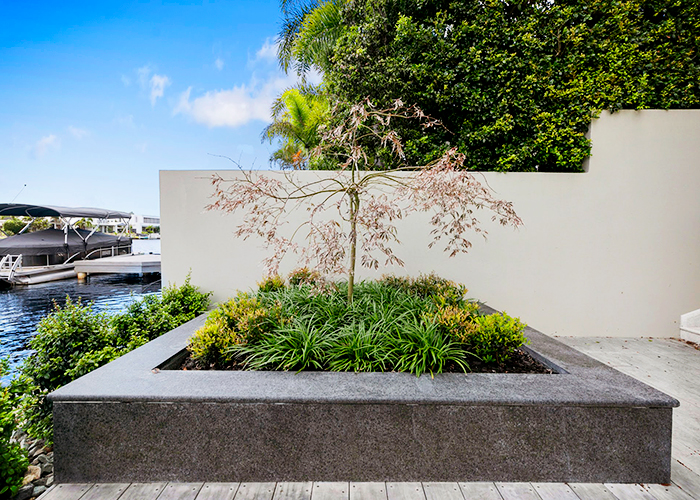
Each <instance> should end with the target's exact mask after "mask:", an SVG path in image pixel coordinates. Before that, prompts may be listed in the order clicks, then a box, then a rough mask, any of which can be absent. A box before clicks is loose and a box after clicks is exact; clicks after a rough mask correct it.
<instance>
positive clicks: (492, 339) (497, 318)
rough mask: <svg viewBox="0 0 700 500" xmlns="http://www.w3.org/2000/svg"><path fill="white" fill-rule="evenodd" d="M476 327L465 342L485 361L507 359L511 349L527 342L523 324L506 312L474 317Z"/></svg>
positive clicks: (500, 361) (491, 361) (498, 361)
mask: <svg viewBox="0 0 700 500" xmlns="http://www.w3.org/2000/svg"><path fill="white" fill-rule="evenodd" d="M475 321H476V324H477V328H476V331H475V332H474V333H473V334H471V335H470V336H469V337H468V339H467V342H466V344H467V345H468V346H469V349H470V350H471V352H473V353H474V354H475V355H476V356H478V357H479V358H481V359H482V361H484V362H485V363H493V362H496V363H502V362H504V361H507V360H508V359H509V358H510V356H511V354H512V353H513V351H515V350H516V349H518V348H519V347H520V346H521V345H523V344H526V343H527V342H528V340H527V338H526V337H525V335H524V334H523V330H525V326H526V325H525V324H524V323H521V322H520V319H519V318H511V317H510V316H508V315H507V314H506V313H500V314H489V315H487V316H480V317H477V318H475Z"/></svg>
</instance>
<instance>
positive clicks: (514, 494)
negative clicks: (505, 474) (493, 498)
mask: <svg viewBox="0 0 700 500" xmlns="http://www.w3.org/2000/svg"><path fill="white" fill-rule="evenodd" d="M496 488H498V492H499V493H500V494H501V496H502V497H503V500H540V496H539V495H538V494H537V492H536V491H535V488H534V486H532V485H531V484H530V483H496Z"/></svg>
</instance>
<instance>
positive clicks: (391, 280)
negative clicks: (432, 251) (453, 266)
mask: <svg viewBox="0 0 700 500" xmlns="http://www.w3.org/2000/svg"><path fill="white" fill-rule="evenodd" d="M379 282H380V283H383V284H385V285H387V286H389V287H391V288H395V289H397V290H401V291H403V292H405V293H410V294H412V295H415V296H417V297H420V298H423V299H430V300H432V301H433V302H434V303H435V304H436V305H439V306H456V305H459V304H461V303H462V302H463V301H464V295H465V294H466V293H467V288H466V287H465V286H464V285H462V284H459V283H455V282H454V281H450V280H448V279H445V278H441V277H439V276H437V275H436V274H435V273H430V274H421V275H420V276H418V277H417V278H410V277H404V276H393V275H389V276H383V277H382V279H381V280H380V281H379Z"/></svg>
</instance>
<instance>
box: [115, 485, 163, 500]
mask: <svg viewBox="0 0 700 500" xmlns="http://www.w3.org/2000/svg"><path fill="white" fill-rule="evenodd" d="M165 486H166V483H132V484H131V485H130V486H129V487H128V488H127V489H126V491H125V492H124V494H123V495H122V496H120V497H119V500H151V499H153V500H155V499H156V498H158V495H160V494H161V493H162V492H163V489H164V488H165Z"/></svg>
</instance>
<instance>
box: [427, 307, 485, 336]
mask: <svg viewBox="0 0 700 500" xmlns="http://www.w3.org/2000/svg"><path fill="white" fill-rule="evenodd" d="M478 314H479V305H478V304H476V303H474V302H465V303H464V304H461V305H458V306H444V307H438V308H437V309H435V310H434V311H428V312H426V313H424V315H425V317H426V319H429V320H431V321H434V322H435V323H436V324H437V325H438V327H439V328H440V329H441V330H442V331H443V332H444V333H446V334H448V335H450V336H452V337H453V338H454V339H456V340H457V341H459V342H461V343H463V344H464V343H467V342H468V339H469V338H470V337H471V335H473V334H474V332H475V331H476V329H477V325H476V322H475V318H476V317H477V316H478Z"/></svg>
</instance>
